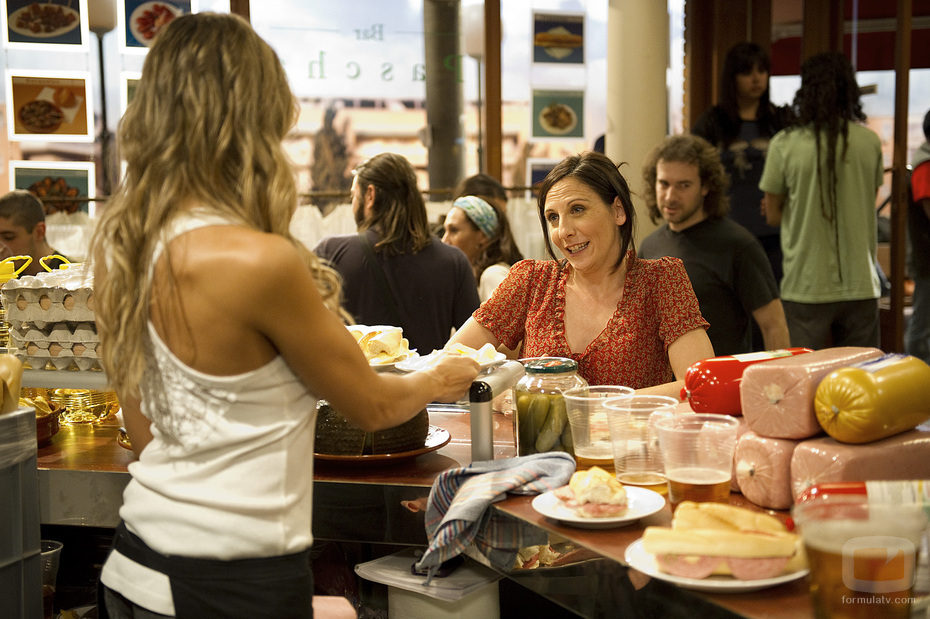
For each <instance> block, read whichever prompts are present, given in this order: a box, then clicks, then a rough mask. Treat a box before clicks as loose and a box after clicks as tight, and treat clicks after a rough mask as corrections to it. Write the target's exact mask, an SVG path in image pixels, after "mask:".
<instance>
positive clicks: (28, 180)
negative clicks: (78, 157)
mask: <svg viewBox="0 0 930 619" xmlns="http://www.w3.org/2000/svg"><path fill="white" fill-rule="evenodd" d="M95 183H96V181H95V176H94V164H93V163H89V162H84V161H11V162H10V189H11V190H12V189H25V190H26V191H29V192H32V193H33V194H35V195H36V196H37V197H38V198H39V199H40V200H42V204H43V205H44V206H45V214H46V215H51V214H53V213H66V214H69V215H70V214H72V213H77V212H83V213H88V214H89V215H92V214H93V213H92V211H93V209H92V208H91V203H90V202H89V201H88V200H80V199H76V198H93V197H94V194H95V191H94V187H95Z"/></svg>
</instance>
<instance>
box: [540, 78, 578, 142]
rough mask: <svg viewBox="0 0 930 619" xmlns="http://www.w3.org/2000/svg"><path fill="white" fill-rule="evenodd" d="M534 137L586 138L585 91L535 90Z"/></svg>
mask: <svg viewBox="0 0 930 619" xmlns="http://www.w3.org/2000/svg"><path fill="white" fill-rule="evenodd" d="M533 137H534V138H547V139H548V138H581V137H584V91H581V90H534V91H533Z"/></svg>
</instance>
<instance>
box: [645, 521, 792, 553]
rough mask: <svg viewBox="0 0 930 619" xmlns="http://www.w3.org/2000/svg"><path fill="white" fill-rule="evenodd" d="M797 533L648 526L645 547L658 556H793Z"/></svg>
mask: <svg viewBox="0 0 930 619" xmlns="http://www.w3.org/2000/svg"><path fill="white" fill-rule="evenodd" d="M796 547H797V536H796V535H793V534H791V533H788V532H783V533H748V532H743V531H728V530H722V529H687V530H686V529H669V528H667V527H646V530H645V531H644V532H643V550H645V551H646V552H648V553H651V554H654V555H665V554H675V555H701V556H709V557H740V558H747V559H755V558H763V557H790V556H791V555H793V554H794V552H795V549H796Z"/></svg>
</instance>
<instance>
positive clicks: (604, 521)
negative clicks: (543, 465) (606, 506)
mask: <svg viewBox="0 0 930 619" xmlns="http://www.w3.org/2000/svg"><path fill="white" fill-rule="evenodd" d="M624 488H625V489H626V497H627V501H628V502H629V505H628V507H627V510H626V512H624V513H623V514H621V515H619V516H611V517H609V518H584V517H582V516H579V515H578V514H577V512H575V510H574V509H572V508H571V507H568V506H567V505H565V502H564V501H562V499H560V498H558V497H557V496H555V494H553V493H552V491H550V492H544V493H543V494H540V495H539V496H537V497H536V498H535V499H533V503H532V505H533V509H535V510H536V511H537V512H539V513H540V514H542V515H543V516H547V517H549V518H554V519H555V520H558V521H560V522H564V523H565V524H570V525H572V526H576V527H580V528H583V529H606V528H611V527H620V526H624V525H627V524H630V523H632V522H635V521H637V520H639V519H640V518H645V517H646V516H649V515H650V514H654V513H656V512H657V511H659V510H660V509H662V508H663V507H665V497H664V496H662V495H661V494H659V493H658V492H653V491H652V490H647V489H646V488H637V487H635V486H624Z"/></svg>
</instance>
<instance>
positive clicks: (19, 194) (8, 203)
mask: <svg viewBox="0 0 930 619" xmlns="http://www.w3.org/2000/svg"><path fill="white" fill-rule="evenodd" d="M0 217H3V218H5V219H9V220H10V222H12V223H13V225H15V226H22V227H23V228H25V229H26V232H32V231H33V230H35V227H36V224H37V223H39V222H40V221H45V208H44V207H43V206H42V202H41V201H40V200H39V198H37V197H36V196H35V194H33V193H31V192H29V191H26V190H25V189H16V190H14V191H11V192H10V193H8V194H6V195H5V196H3V197H0Z"/></svg>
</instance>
